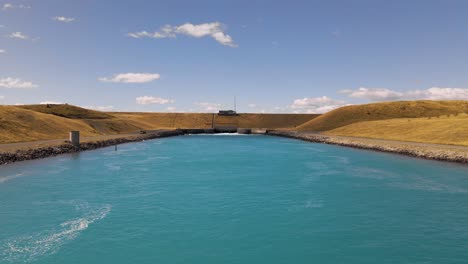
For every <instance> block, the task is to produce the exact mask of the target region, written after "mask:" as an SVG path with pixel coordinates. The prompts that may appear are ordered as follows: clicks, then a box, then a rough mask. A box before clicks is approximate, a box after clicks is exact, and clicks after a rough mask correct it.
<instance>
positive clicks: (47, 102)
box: [39, 101, 63, 105]
mask: <svg viewBox="0 0 468 264" xmlns="http://www.w3.org/2000/svg"><path fill="white" fill-rule="evenodd" d="M39 104H41V105H44V104H52V105H58V104H63V103H62V102H57V101H42V102H40V103H39Z"/></svg>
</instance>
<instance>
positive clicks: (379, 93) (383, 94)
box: [340, 87, 403, 101]
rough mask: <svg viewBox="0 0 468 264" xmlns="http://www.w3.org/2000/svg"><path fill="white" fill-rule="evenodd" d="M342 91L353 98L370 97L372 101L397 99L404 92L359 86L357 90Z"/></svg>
mask: <svg viewBox="0 0 468 264" xmlns="http://www.w3.org/2000/svg"><path fill="white" fill-rule="evenodd" d="M340 93H343V94H346V95H348V96H349V97H352V98H360V99H369V100H372V101H385V100H396V99H399V98H401V97H402V96H403V94H402V93H400V92H396V91H392V90H389V89H385V88H363V87H361V88H359V89H357V90H342V91H340Z"/></svg>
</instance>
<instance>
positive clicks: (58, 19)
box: [52, 16, 75, 23]
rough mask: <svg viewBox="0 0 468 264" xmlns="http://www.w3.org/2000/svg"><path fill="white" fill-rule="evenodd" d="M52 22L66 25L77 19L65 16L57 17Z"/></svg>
mask: <svg viewBox="0 0 468 264" xmlns="http://www.w3.org/2000/svg"><path fill="white" fill-rule="evenodd" d="M52 20H55V21H58V22H64V23H70V22H73V21H75V18H73V17H64V16H56V17H53V18H52Z"/></svg>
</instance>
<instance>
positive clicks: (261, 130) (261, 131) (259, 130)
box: [251, 128, 268, 135]
mask: <svg viewBox="0 0 468 264" xmlns="http://www.w3.org/2000/svg"><path fill="white" fill-rule="evenodd" d="M251 133H252V134H262V135H263V134H266V133H268V131H267V130H266V129H264V128H252V130H251Z"/></svg>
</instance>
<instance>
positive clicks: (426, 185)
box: [391, 176, 468, 193]
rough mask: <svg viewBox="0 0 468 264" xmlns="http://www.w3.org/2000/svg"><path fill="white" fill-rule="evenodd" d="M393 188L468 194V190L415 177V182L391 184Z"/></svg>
mask: <svg viewBox="0 0 468 264" xmlns="http://www.w3.org/2000/svg"><path fill="white" fill-rule="evenodd" d="M391 186H393V187H397V188H402V189H407V190H417V191H429V192H445V193H468V190H467V189H464V188H461V187H458V186H454V185H449V184H444V183H438V182H436V181H434V180H431V179H427V178H424V177H421V176H416V177H414V181H413V182H409V183H393V184H391Z"/></svg>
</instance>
